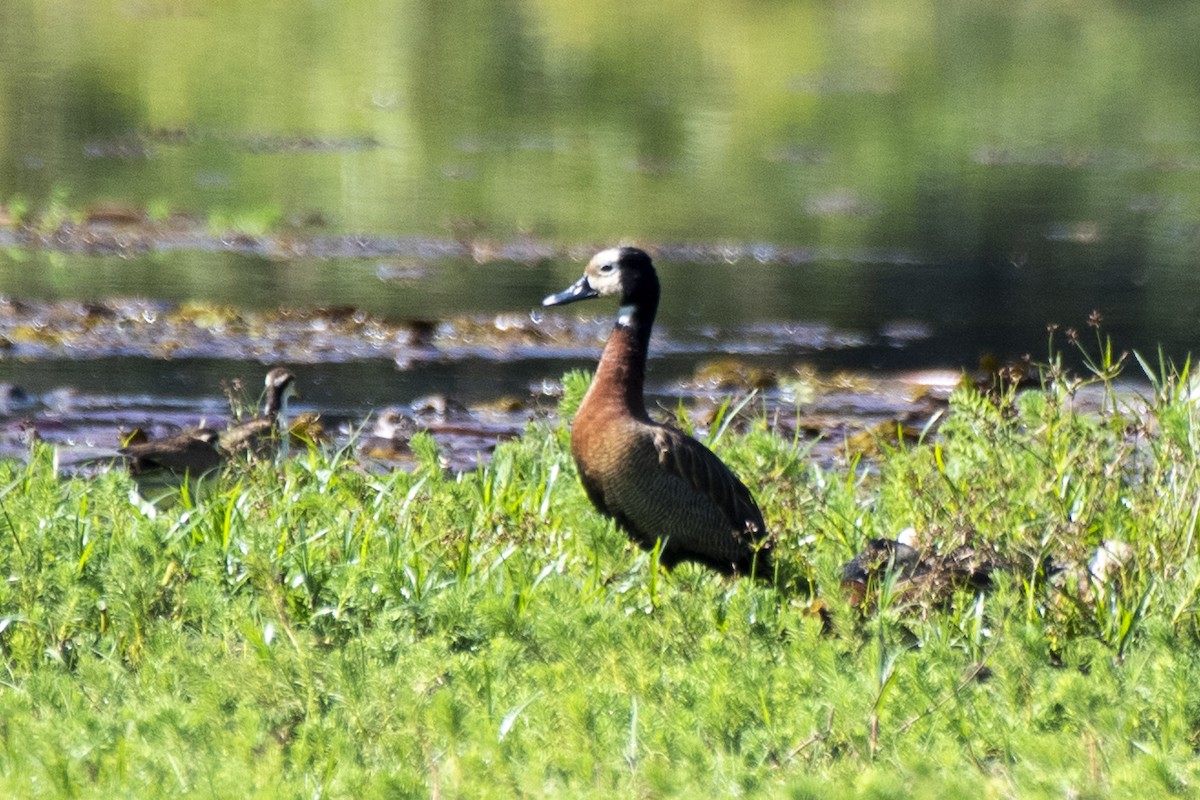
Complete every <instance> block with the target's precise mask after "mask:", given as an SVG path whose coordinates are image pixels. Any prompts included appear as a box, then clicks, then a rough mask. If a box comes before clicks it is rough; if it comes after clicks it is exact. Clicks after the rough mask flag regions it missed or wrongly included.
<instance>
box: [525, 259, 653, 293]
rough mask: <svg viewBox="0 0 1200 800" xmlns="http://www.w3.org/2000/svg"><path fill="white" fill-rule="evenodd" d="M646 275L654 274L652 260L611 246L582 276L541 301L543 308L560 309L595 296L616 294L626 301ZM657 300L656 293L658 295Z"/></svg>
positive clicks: (590, 262)
mask: <svg viewBox="0 0 1200 800" xmlns="http://www.w3.org/2000/svg"><path fill="white" fill-rule="evenodd" d="M646 272H649V273H650V274H651V276H652V275H653V272H654V268H653V267H652V266H650V257H649V256H647V255H646V254H645V253H643V252H642V251H641V250H637V249H635V248H632V247H625V248H622V247H610V248H608V249H607V250H601V251H600V252H599V253H597V254H596V255H595V256H593V257H592V260H591V261H589V262H588V265H587V266H586V267H585V268H584V270H583V277H582V278H580V279H579V280H577V281H575V283H573V284H571V285H570V286H569V287H567V288H566V289H564V290H563V291H561V292H559V293H558V294H552V295H550V296H549V297H547V298H546V299H544V300H542V305H544V306H560V305H563V304H565V303H574V302H577V301H579V300H589V299H591V298H593V297H606V296H610V295H616V296H617V297H621V298H623V299H624V298H626V297H629V296H631V295H632V293H633V292H634V291H635V288H636V287H637V286H638V283H639V278H640V277H641V276H642V275H643V274H644V273H646ZM655 299H656V300H657V293H656V294H655Z"/></svg>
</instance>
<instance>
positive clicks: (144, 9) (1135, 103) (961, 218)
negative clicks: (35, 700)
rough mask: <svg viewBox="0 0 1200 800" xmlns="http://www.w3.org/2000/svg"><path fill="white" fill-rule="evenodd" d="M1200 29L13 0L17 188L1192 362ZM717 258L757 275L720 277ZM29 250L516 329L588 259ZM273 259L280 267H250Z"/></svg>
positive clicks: (1004, 10)
mask: <svg viewBox="0 0 1200 800" xmlns="http://www.w3.org/2000/svg"><path fill="white" fill-rule="evenodd" d="M1197 42H1200V6H1197V5H1196V4H1195V3H1187V2H1170V1H1169V0H1166V1H1164V2H1136V3H1134V2H1121V1H1120V0H1102V1H1100V2H1092V3H1080V2H1071V1H1069V0H1036V2H1035V1H1034V0H1017V2H1006V3H989V2H979V1H978V0H949V1H948V2H922V1H921V0H862V1H855V2H838V3H830V2H824V1H822V2H781V1H780V2H773V1H772V0H744V1H743V2H731V3H704V4H696V3H692V2H677V1H674V2H672V1H668V2H660V3H653V4H647V3H641V2H594V3H589V4H579V3H575V2H567V1H566V0H529V1H528V2H517V1H516V0H507V1H505V0H501V1H499V2H495V1H493V2H482V1H481V0H457V1H455V2H393V3H378V2H374V3H372V2H339V3H314V2H306V3H294V2H253V3H249V2H233V1H232V0H227V1H226V2H220V1H219V0H212V1H209V0H206V1H205V2H197V1H195V0H192V1H189V0H122V1H120V2H116V1H114V0H108V1H107V2H95V0H88V1H87V2H84V1H83V0H74V2H72V1H70V0H63V1H62V2H51V1H50V0H7V2H5V3H3V4H0V201H7V202H8V203H9V205H10V206H12V207H24V208H28V209H29V210H31V211H34V212H39V211H44V210H45V209H47V208H53V207H54V205H55V204H56V203H57V204H61V205H65V206H68V207H70V208H77V209H87V208H93V207H96V206H100V205H112V204H117V205H129V206H134V207H137V208H143V209H147V210H148V211H149V212H150V213H151V215H153V216H157V217H164V216H166V215H168V214H170V213H176V212H187V213H190V214H193V215H196V216H197V217H198V218H200V219H202V220H204V221H205V224H208V225H211V226H214V227H216V228H221V227H225V226H232V227H237V228H239V229H242V230H251V231H259V230H261V231H274V232H279V231H285V232H288V231H291V232H305V233H308V232H314V231H315V232H318V233H320V234H321V235H338V234H346V233H365V234H370V235H378V236H422V237H431V238H433V239H435V240H442V239H446V240H453V241H458V240H462V239H464V238H469V239H472V240H479V241H485V240H486V241H493V240H494V241H497V242H511V241H513V240H515V239H519V238H521V237H529V238H532V239H536V240H537V241H544V242H549V243H551V244H552V245H554V246H556V247H560V248H563V252H566V251H567V250H568V249H569V248H572V247H578V248H588V247H592V246H595V247H599V246H602V245H607V244H611V243H614V242H616V241H636V242H638V243H642V244H645V245H647V246H655V245H658V246H661V247H663V248H665V251H664V252H665V257H660V264H661V265H662V270H663V272H664V279H665V281H666V283H667V284H668V286H667V288H668V292H670V291H671V290H672V287H673V286H675V287H686V288H690V287H694V286H695V285H696V282H697V280H699V279H701V278H702V279H703V283H704V285H705V286H706V288H705V290H704V291H692V292H690V293H689V294H688V296H687V298H686V308H683V307H681V305H683V304H684V301H683V300H682V299H680V298H679V296H678V294H676V301H675V303H674V304H672V303H671V301H670V300H669V299H668V300H667V301H666V303H665V305H668V306H671V307H673V308H674V310H671V308H667V309H664V314H665V316H664V321H665V322H666V323H667V324H668V325H673V326H675V328H676V329H679V330H683V329H686V328H688V327H689V326H692V327H695V328H699V327H702V326H703V325H705V324H707V323H709V322H713V321H715V322H732V321H736V322H762V323H766V324H773V323H783V322H788V321H795V320H824V321H829V322H832V323H834V324H837V325H842V326H848V327H852V328H858V329H863V330H866V331H868V332H871V331H875V330H878V329H879V328H880V327H882V326H884V325H886V324H889V323H890V322H894V321H896V320H918V321H921V322H923V323H927V324H929V325H930V326H932V330H933V331H934V337H933V340H934V341H933V343H931V344H930V345H929V346H928V347H927V348H926V350H923V351H920V352H921V353H922V355H921V356H920V358H919V359H917V357H916V356H913V358H914V359H917V360H930V361H943V362H951V363H960V362H961V363H969V362H972V361H973V360H974V359H975V358H976V356H977V354H978V353H979V352H982V351H985V350H995V351H1000V352H1017V351H1020V350H1023V349H1027V348H1030V347H1035V346H1040V345H1041V343H1042V342H1043V341H1044V338H1045V325H1046V323H1048V322H1052V321H1053V322H1061V323H1063V324H1065V325H1070V324H1074V325H1076V326H1082V324H1083V321H1084V319H1085V317H1086V315H1087V313H1088V311H1090V310H1091V309H1092V308H1098V309H1100V310H1101V311H1102V312H1103V313H1104V315H1105V319H1106V327H1107V328H1108V329H1109V330H1110V331H1112V332H1114V334H1115V335H1116V336H1117V338H1118V342H1117V343H1118V345H1119V346H1130V347H1133V346H1136V347H1139V348H1143V349H1152V348H1153V347H1155V346H1156V345H1157V344H1160V343H1162V344H1164V345H1166V347H1167V349H1168V350H1169V351H1170V352H1171V353H1173V354H1174V353H1183V352H1185V351H1186V350H1188V349H1190V347H1191V345H1192V343H1193V342H1194V341H1195V339H1196V336H1195V330H1194V329H1195V320H1196V317H1197V314H1198V312H1200V309H1198V308H1197V299H1196V298H1197V297H1198V296H1200V277H1198V275H1197V270H1196V269H1195V266H1196V263H1197V255H1196V254H1197V244H1198V242H1200V47H1198V46H1197ZM722 244H727V245H731V246H736V247H737V248H741V249H740V250H737V253H739V254H740V255H741V259H740V261H738V263H736V264H735V265H734V268H729V269H716V268H713V267H712V266H711V265H709V266H707V267H705V266H697V265H696V264H697V263H700V262H708V261H711V260H712V258H711V254H712V252H713V250H712V248H713V247H716V246H719V245H722ZM693 245H695V246H701V247H703V248H709V249H707V250H702V251H700V250H698V251H697V252H698V253H702V255H703V257H701V256H700V255H698V256H697V257H695V258H693V259H689V258H688V256H687V254H688V253H689V252H690V251H689V250H688V249H687V248H688V247H689V246H693ZM672 248H673V249H672ZM19 251H20V248H19V247H17V248H10V250H9V251H8V252H7V254H6V255H4V256H0V292H5V293H8V294H17V295H21V294H43V295H45V294H50V295H54V294H72V293H75V294H79V293H84V294H90V295H95V294H101V293H105V292H114V293H121V294H130V293H134V294H141V295H149V296H172V295H178V294H186V295H189V296H195V295H197V294H200V295H205V294H207V295H208V296H210V297H213V298H216V299H229V298H231V297H232V298H239V299H240V300H241V301H242V302H245V303H250V304H254V303H258V304H266V305H272V304H277V303H278V302H283V303H294V304H297V305H304V304H319V303H320V302H323V301H328V300H329V299H330V298H332V299H334V300H336V299H338V298H343V299H347V300H349V301H352V302H358V303H361V304H362V305H365V306H368V307H370V306H372V305H373V306H375V307H377V310H382V311H387V310H389V309H391V310H393V311H395V313H412V311H411V309H417V308H419V309H423V310H424V311H425V312H426V313H437V314H444V313H452V312H454V311H461V310H467V311H470V310H482V311H493V310H501V309H505V308H507V309H516V310H522V309H526V308H528V307H529V306H530V305H532V304H534V303H536V300H537V299H538V298H539V297H540V294H541V293H542V292H544V291H550V290H553V289H557V288H560V286H561V285H562V284H563V281H565V280H568V279H570V278H573V277H574V275H575V274H576V273H577V272H578V270H579V267H580V262H579V261H578V256H576V258H575V259H570V258H556V259H554V260H553V263H551V264H543V265H541V266H535V267H533V268H532V269H534V271H533V272H532V273H531V272H529V269H530V268H528V267H527V268H524V269H523V270H522V271H519V276H518V277H517V278H515V279H510V277H509V276H510V275H517V274H518V271H517V270H511V271H506V270H505V269H503V268H502V267H503V265H501V268H498V269H491V270H489V271H488V272H487V273H486V276H487V277H486V279H482V280H481V279H480V276H479V275H472V276H470V277H469V278H468V279H464V278H463V274H464V272H463V271H464V270H471V269H475V268H476V267H474V266H473V265H470V264H467V263H460V262H459V261H456V260H455V259H454V258H449V259H437V258H434V259H431V260H430V262H431V264H432V266H431V267H430V268H429V273H428V275H427V277H426V278H425V279H424V280H423V281H422V283H421V284H420V285H419V286H417V287H416V288H415V289H413V288H411V287H408V288H405V289H404V290H403V291H400V290H393V289H390V288H387V287H381V286H379V285H378V283H372V281H373V280H374V279H373V278H371V277H369V276H370V275H372V274H373V271H372V270H371V269H362V268H351V267H348V266H347V265H345V264H340V263H339V261H338V260H337V259H326V260H320V261H318V262H316V266H314V265H313V263H301V262H303V261H304V260H303V259H301V258H295V259H291V260H290V261H289V260H288V259H284V261H285V262H287V263H285V264H284V266H287V265H288V264H290V265H292V266H296V267H297V269H294V270H289V269H285V268H281V266H280V264H279V263H278V262H279V260H280V259H278V258H276V259H269V258H264V257H261V256H259V255H253V254H252V255H245V254H236V253H233V254H231V253H229V252H200V253H194V252H188V253H183V254H180V253H176V252H172V253H168V254H166V255H164V254H162V253H159V254H154V253H151V254H147V255H142V256H139V258H140V259H142V261H143V262H144V263H143V264H142V266H141V267H140V268H136V267H135V268H133V269H126V268H125V266H122V267H115V266H113V265H112V264H111V263H110V262H106V261H105V260H104V259H98V258H96V257H94V256H71V257H70V258H68V259H66V260H65V263H64V261H63V260H62V259H59V260H58V261H56V262H54V263H49V262H51V261H53V259H49V258H48V257H47V256H46V254H45V253H42V252H32V253H31V252H19ZM572 252H573V251H572ZM126 260H127V259H126ZM249 267H262V268H264V269H267V272H265V273H264V272H263V271H261V270H260V271H259V272H257V273H256V275H259V276H260V277H259V278H257V279H256V280H254V281H250V282H247V283H242V282H241V279H240V278H239V276H245V275H246V273H247V269H248V268H249ZM181 271H184V272H186V273H188V274H190V275H192V276H193V277H192V278H191V279H188V278H186V277H181V276H180V272H181ZM314 272H317V273H322V274H323V275H324V277H322V278H321V279H320V280H313V279H312V275H313V274H314ZM85 273H86V275H85ZM105 274H109V278H108V279H106V280H110V281H111V282H110V283H105V282H104V281H103V280H99V279H97V278H96V277H95V276H97V275H100V276H103V275H105ZM263 274H269V275H270V278H269V279H267V280H263V279H261V275H263ZM131 275H136V276H137V279H136V281H135V280H133V279H131V278H130V276H131ZM196 275H202V276H203V278H202V279H197V278H196V277H195V276H196ZM289 275H291V276H307V277H304V278H303V279H299V278H297V279H296V280H293V279H292V278H290V277H289ZM339 275H344V276H345V278H344V280H339V278H338V276H339ZM364 275H367V276H368V277H366V278H364V277H363V276H364ZM87 276H92V277H87ZM247 286H249V287H251V288H252V290H253V291H248V289H247ZM314 286H316V287H319V288H313V287H314ZM80 287H84V288H80ZM180 287H187V288H186V289H181V288H180ZM676 291H677V292H678V291H681V289H677V290H676ZM315 293H319V294H315ZM669 297H670V295H668V298H669ZM410 307H411V308H410ZM913 352H916V351H913ZM1039 354H1040V353H1039ZM900 360H901V361H903V358H901V359H900Z"/></svg>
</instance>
